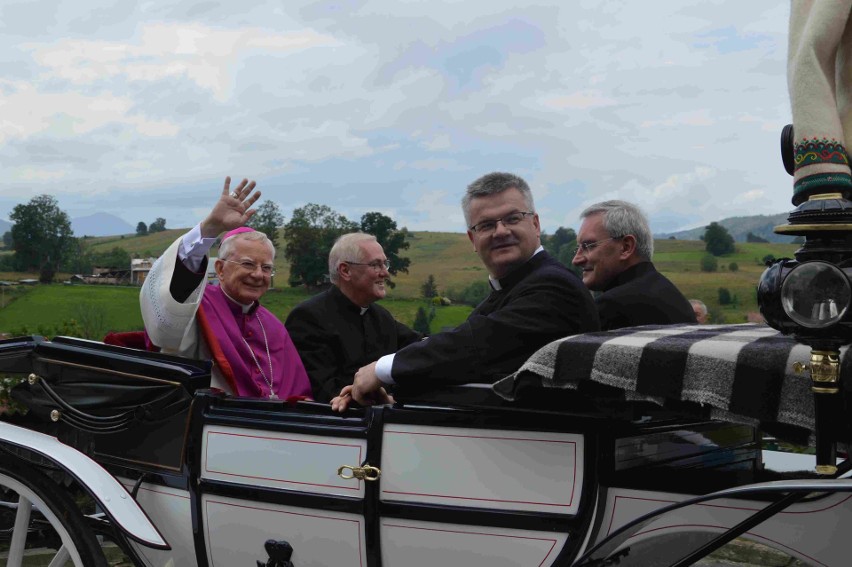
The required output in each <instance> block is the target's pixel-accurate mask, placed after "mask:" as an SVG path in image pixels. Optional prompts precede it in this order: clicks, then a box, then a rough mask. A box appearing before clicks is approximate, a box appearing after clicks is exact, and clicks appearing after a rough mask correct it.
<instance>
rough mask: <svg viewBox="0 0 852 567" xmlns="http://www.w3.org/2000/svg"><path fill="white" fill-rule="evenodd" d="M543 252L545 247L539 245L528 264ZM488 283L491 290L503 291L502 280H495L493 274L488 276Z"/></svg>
mask: <svg viewBox="0 0 852 567" xmlns="http://www.w3.org/2000/svg"><path fill="white" fill-rule="evenodd" d="M543 250H544V246H541V245H539V247H538V248H536V249H535V252H533V253H532V256H530V258H529V260H527V262H529V261H530V260H532V259H533V256H535V255H536V254H538V253H539V252H542V251H543ZM488 283H489V284H491V289H493V290H494V291H500V290H501V289H503V286H502V285H501V284H500V280H499V279H497V278H495V277H494V276H492V275H491V274H489V275H488Z"/></svg>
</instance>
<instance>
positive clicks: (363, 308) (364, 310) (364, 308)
mask: <svg viewBox="0 0 852 567" xmlns="http://www.w3.org/2000/svg"><path fill="white" fill-rule="evenodd" d="M367 309H369V307H362V308H361V315H363V314H364V313H366V312H367Z"/></svg>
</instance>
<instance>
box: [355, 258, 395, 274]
mask: <svg viewBox="0 0 852 567" xmlns="http://www.w3.org/2000/svg"><path fill="white" fill-rule="evenodd" d="M344 262H346V263H347V264H349V265H351V266H370V267H371V268H373V270H375V271H377V272H381V271H382V268H384V269H385V270H390V260H376V261H375V262H370V263H369V264H365V263H363V262H350V261H348V260H344Z"/></svg>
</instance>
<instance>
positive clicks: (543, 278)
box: [519, 252, 586, 292]
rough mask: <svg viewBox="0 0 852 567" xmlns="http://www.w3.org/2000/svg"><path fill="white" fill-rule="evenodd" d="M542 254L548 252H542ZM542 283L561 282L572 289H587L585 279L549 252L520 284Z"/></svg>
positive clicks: (560, 283)
mask: <svg viewBox="0 0 852 567" xmlns="http://www.w3.org/2000/svg"><path fill="white" fill-rule="evenodd" d="M540 254H547V253H546V252H541V253H540ZM542 283H549V284H559V285H561V286H567V287H569V288H572V289H576V290H582V291H583V292H585V291H586V287H585V286H584V285H583V281H582V280H581V279H580V278H579V277H578V276H577V274H575V273H574V272H572V271H571V270H569V269H568V268H567V267H566V266H565V265H563V264H562V263H561V262H559V261H558V260H557V259H556V258H554V257H552V256H550V255H549V254H548V255H546V256H545V257H542V258H541V259H540V260H539V261H538V262H537V263H536V265H535V266H534V267H533V268H532V270H531V271H530V273H529V274H527V276H526V277H525V278H524V279H523V280H521V281H520V283H519V285H524V284H526V285H536V284H542Z"/></svg>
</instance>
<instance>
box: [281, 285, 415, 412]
mask: <svg viewBox="0 0 852 567" xmlns="http://www.w3.org/2000/svg"><path fill="white" fill-rule="evenodd" d="M284 326H285V327H287V332H289V333H290V338H291V339H293V344H295V345H296V350H298V351H299V356H300V357H301V358H302V363H303V364H304V365H305V370H307V371H308V377H309V378H310V379H311V389H312V390H313V393H314V400H316V401H318V402H328V401H331V399H332V398H333V397H334V396H336V395H337V394H339V393H340V390H341V388H343V386H347V385H349V384H351V383H352V378H353V377H354V376H355V372H356V371H357V370H358V369H359V368H361V367H362V366H364V365H367V364H369V363H371V362H373V361H375V360H377V359H379V358H380V357H382V356H384V355H386V354H390V353H393V352H396V351H397V350H399V349H401V348H402V347H404V346H406V345H408V344H411V343H413V342H416V341H419V340H420V334H419V333H416V332H415V331H412V330H411V329H409V328H408V327H406V326H405V325H403V324H402V323H400V322H398V321H397V320H396V319H394V318H393V315H391V314H390V312H388V310H387V309H385V308H384V307H381V306H380V305H377V304H375V303H373V304H372V305H370V306H369V307H368V308H367V310H366V311H365V312H364V314H363V315H361V307H359V306H358V305H355V304H354V303H352V302H351V301H350V300H349V298H347V297H346V296H345V295H343V293H342V292H341V291H340V290H339V289H338V288H337V286H332V287H331V288H330V289H328V290H326V291H324V292H322V293H320V294H318V295H315V296H314V297H312V298H310V299H308V300H306V301H303V302H302V303H300V304H299V305H297V306H296V307H294V308H293V310H292V311H291V312H290V315H289V316H288V317H287V321H285V323H284Z"/></svg>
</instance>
